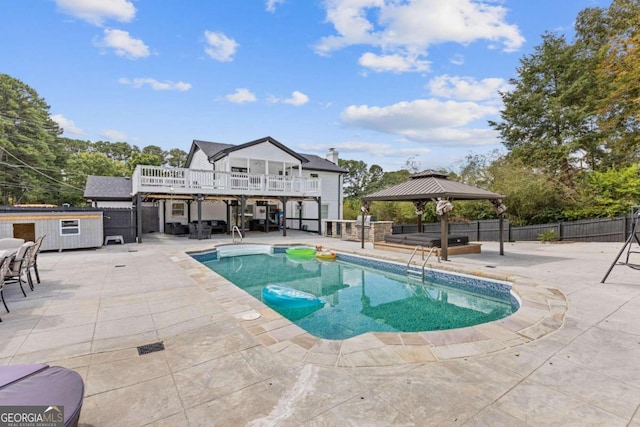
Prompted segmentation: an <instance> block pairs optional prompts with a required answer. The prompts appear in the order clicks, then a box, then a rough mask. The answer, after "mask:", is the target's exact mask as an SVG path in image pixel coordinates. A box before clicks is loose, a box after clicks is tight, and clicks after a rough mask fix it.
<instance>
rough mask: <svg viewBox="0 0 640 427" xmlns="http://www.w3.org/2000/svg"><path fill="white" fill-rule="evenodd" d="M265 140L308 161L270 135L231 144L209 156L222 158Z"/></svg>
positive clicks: (212, 158) (299, 158)
mask: <svg viewBox="0 0 640 427" xmlns="http://www.w3.org/2000/svg"><path fill="white" fill-rule="evenodd" d="M265 142H268V143H271V144H273V145H275V146H276V147H278V148H279V149H281V150H282V151H284V152H285V153H288V154H290V155H291V156H293V157H295V158H296V159H298V160H300V161H301V162H303V163H305V162H307V159H305V158H304V156H301V155H300V154H298V153H296V152H295V151H293V150H292V149H290V148H289V147H286V146H285V145H283V144H281V143H280V142H278V141H276V140H275V139H273V138H271V137H270V136H266V137H264V138H260V139H256V140H255V141H249V142H246V143H244V144H240V145H231V146H229V147H227V148H224V149H222V150H220V151H218V152H217V153H216V154H214V155H212V156H208V157H209V159H210V160H218V159H221V158H223V157H225V156H228V155H229V153H232V152H234V151H238V150H242V149H243V148H247V147H251V146H253V145H258V144H262V143H265Z"/></svg>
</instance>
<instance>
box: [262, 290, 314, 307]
mask: <svg viewBox="0 0 640 427" xmlns="http://www.w3.org/2000/svg"><path fill="white" fill-rule="evenodd" d="M262 299H263V300H264V301H265V302H267V303H269V304H273V305H276V306H278V307H284V308H308V307H318V306H322V305H324V301H322V300H321V299H320V298H318V297H317V296H315V295H313V294H310V293H308V292H303V291H299V290H297V289H293V288H288V287H286V286H281V285H267V286H265V287H264V288H262Z"/></svg>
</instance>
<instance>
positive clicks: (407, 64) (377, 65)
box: [358, 52, 430, 73]
mask: <svg viewBox="0 0 640 427" xmlns="http://www.w3.org/2000/svg"><path fill="white" fill-rule="evenodd" d="M358 62H359V63H360V65H362V66H363V67H365V68H369V69H371V70H373V71H377V72H385V71H390V72H393V73H404V72H407V71H429V68H430V63H429V61H423V60H419V59H418V58H416V57H408V56H403V55H398V54H393V55H376V54H375V53H371V52H367V53H365V54H363V55H362V56H361V57H360V59H359V61H358Z"/></svg>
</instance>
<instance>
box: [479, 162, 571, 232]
mask: <svg viewBox="0 0 640 427" xmlns="http://www.w3.org/2000/svg"><path fill="white" fill-rule="evenodd" d="M488 170H489V174H491V176H492V180H493V184H492V186H491V188H490V190H491V191H495V192H496V193H498V194H504V195H505V198H504V203H505V204H506V205H507V218H509V221H511V223H512V224H514V225H528V224H545V223H548V222H554V221H558V220H561V219H563V210H564V209H565V208H567V207H569V206H572V203H573V200H574V198H573V196H572V193H571V191H570V190H569V189H568V188H567V187H565V186H564V185H563V184H562V183H561V182H560V181H558V180H556V179H555V178H554V177H553V176H551V175H550V174H549V173H547V172H544V171H541V170H536V169H533V168H531V167H529V166H526V165H525V164H524V163H523V162H522V160H520V159H513V158H511V157H509V156H505V157H504V158H502V159H499V160H496V161H494V162H493V163H492V164H491V165H490V166H489V167H488Z"/></svg>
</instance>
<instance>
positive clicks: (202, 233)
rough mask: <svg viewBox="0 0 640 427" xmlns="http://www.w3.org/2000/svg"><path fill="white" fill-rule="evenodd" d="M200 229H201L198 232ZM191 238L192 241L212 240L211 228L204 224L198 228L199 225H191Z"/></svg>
mask: <svg viewBox="0 0 640 427" xmlns="http://www.w3.org/2000/svg"><path fill="white" fill-rule="evenodd" d="M198 229H200V230H199V231H198ZM189 238H190V239H210V238H211V226H210V225H207V224H205V223H202V224H201V225H200V226H198V223H197V222H196V223H193V222H192V223H190V224H189Z"/></svg>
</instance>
